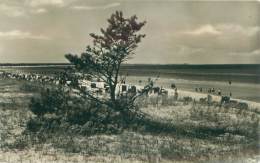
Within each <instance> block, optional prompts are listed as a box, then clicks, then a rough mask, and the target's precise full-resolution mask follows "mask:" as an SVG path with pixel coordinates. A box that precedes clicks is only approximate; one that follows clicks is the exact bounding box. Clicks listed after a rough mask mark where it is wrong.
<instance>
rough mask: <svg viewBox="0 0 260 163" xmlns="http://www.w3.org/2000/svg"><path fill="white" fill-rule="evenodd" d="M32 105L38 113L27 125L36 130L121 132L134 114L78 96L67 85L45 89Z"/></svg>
mask: <svg viewBox="0 0 260 163" xmlns="http://www.w3.org/2000/svg"><path fill="white" fill-rule="evenodd" d="M120 107H126V106H124V105H122V106H120ZM29 108H30V110H31V111H32V113H33V114H35V115H36V117H35V118H32V119H31V120H30V121H28V123H27V129H28V130H29V131H32V132H41V131H59V130H68V129H70V130H71V132H79V133H81V134H84V135H86V134H95V133H101V132H102V133H103V132H106V133H118V132H119V131H121V129H122V128H124V127H126V126H127V123H128V122H129V117H131V115H130V114H128V113H127V112H122V113H119V112H116V111H115V110H113V109H111V108H109V107H108V106H106V105H102V104H100V103H97V102H95V101H93V100H89V99H85V98H83V97H78V96H76V95H75V94H73V92H72V91H71V90H68V89H66V88H64V87H59V88H53V89H43V90H41V93H40V96H39V97H33V98H32V99H31V103H30V105H29ZM125 110H128V109H125ZM123 114H124V115H123ZM123 117H128V118H123ZM63 124H68V125H69V126H66V125H63ZM65 126H66V127H65ZM75 126H77V127H76V128H77V129H75ZM78 127H79V128H78Z"/></svg>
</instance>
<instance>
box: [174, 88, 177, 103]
mask: <svg viewBox="0 0 260 163" xmlns="http://www.w3.org/2000/svg"><path fill="white" fill-rule="evenodd" d="M174 99H175V100H177V99H178V90H177V88H175V92H174Z"/></svg>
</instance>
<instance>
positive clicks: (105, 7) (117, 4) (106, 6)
mask: <svg viewBox="0 0 260 163" xmlns="http://www.w3.org/2000/svg"><path fill="white" fill-rule="evenodd" d="M120 5H121V4H120V3H111V4H107V5H103V6H73V7H71V8H72V9H73V10H105V9H109V8H114V7H117V6H120Z"/></svg>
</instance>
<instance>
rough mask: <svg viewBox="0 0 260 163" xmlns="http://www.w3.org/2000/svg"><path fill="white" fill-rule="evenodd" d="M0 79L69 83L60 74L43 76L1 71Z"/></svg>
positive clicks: (57, 83)
mask: <svg viewBox="0 0 260 163" xmlns="http://www.w3.org/2000/svg"><path fill="white" fill-rule="evenodd" d="M0 77H1V78H2V79H16V80H25V81H31V82H40V83H53V84H56V85H59V84H69V83H70V81H66V80H65V78H66V76H65V75H63V74H62V73H61V74H59V75H43V74H36V73H29V72H26V73H25V72H24V73H23V72H5V71H1V72H0ZM64 81H65V83H64ZM66 82H67V83H66Z"/></svg>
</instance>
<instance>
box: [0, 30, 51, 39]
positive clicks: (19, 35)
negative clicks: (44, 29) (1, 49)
mask: <svg viewBox="0 0 260 163" xmlns="http://www.w3.org/2000/svg"><path fill="white" fill-rule="evenodd" d="M1 38H3V39H11V40H12V39H37V40H50V38H49V37H47V36H44V35H33V34H31V33H30V32H22V31H20V30H12V31H7V32H0V39H1Z"/></svg>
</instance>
